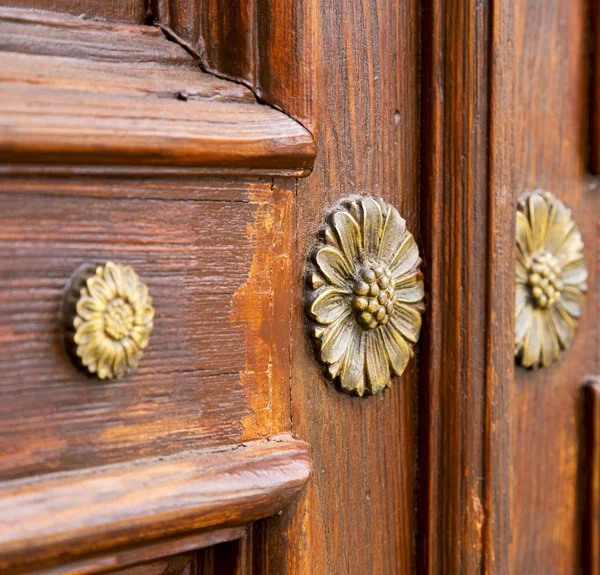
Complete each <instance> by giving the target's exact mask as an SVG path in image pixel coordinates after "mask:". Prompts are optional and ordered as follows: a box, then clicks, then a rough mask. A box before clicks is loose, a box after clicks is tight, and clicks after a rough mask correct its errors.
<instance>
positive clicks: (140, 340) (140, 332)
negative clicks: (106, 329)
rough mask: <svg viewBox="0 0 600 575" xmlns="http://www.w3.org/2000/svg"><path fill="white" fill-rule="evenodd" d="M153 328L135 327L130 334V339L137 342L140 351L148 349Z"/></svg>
mask: <svg viewBox="0 0 600 575" xmlns="http://www.w3.org/2000/svg"><path fill="white" fill-rule="evenodd" d="M152 327H153V326H152V324H150V325H149V326H144V327H140V326H134V328H133V329H132V330H131V332H130V333H129V337H130V338H131V339H132V340H133V341H134V342H135V344H136V345H137V346H138V348H139V349H146V347H148V342H149V340H150V338H149V337H148V333H149V332H150V330H151V329H152Z"/></svg>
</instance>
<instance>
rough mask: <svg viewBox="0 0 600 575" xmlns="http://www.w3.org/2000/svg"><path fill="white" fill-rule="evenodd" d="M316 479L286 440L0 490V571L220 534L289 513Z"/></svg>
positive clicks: (303, 454)
mask: <svg viewBox="0 0 600 575" xmlns="http://www.w3.org/2000/svg"><path fill="white" fill-rule="evenodd" d="M309 474H310V461H309V453H308V446H307V445H306V444H305V443H302V442H299V441H294V440H292V439H291V438H289V437H284V436H282V437H279V438H275V439H273V440H271V441H261V442H249V443H247V444H243V445H231V446H222V447H220V448H217V449H214V450H206V451H190V452H186V453H182V454H179V455H177V456H174V457H158V458H154V459H145V460H138V461H132V462H129V463H126V464H120V465H112V466H106V467H103V468H94V469H89V470H85V471H77V472H68V473H62V474H53V475H46V476H45V477H43V478H41V479H39V480H36V479H24V480H17V481H11V482H4V483H2V484H0V568H1V569H2V572H3V573H6V574H7V575H8V574H9V573H16V572H20V571H21V570H23V569H25V568H28V567H31V566H32V565H34V564H40V563H43V564H53V563H59V562H65V561H69V560H72V559H74V558H75V557H77V556H81V555H85V554H86V553H87V554H89V553H92V552H94V553H98V552H100V551H105V550H109V549H111V548H114V547H118V546H123V545H125V544H127V545H134V544H136V543H141V542H148V541H152V540H153V539H157V538H160V537H168V536H172V535H176V534H183V533H186V532H191V531H194V530H198V529H206V528H208V527H212V528H215V527H217V526H234V525H244V524H247V523H249V522H251V521H255V520H257V519H260V518H262V517H267V516H269V515H272V514H273V513H276V512H277V511H279V510H280V509H282V508H283V507H285V506H286V505H287V504H289V502H290V501H291V499H292V498H293V497H294V496H295V495H296V494H297V493H298V491H299V490H300V489H301V488H302V487H303V486H304V484H305V483H306V481H307V480H308V478H309Z"/></svg>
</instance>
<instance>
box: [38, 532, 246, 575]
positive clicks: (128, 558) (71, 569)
mask: <svg viewBox="0 0 600 575" xmlns="http://www.w3.org/2000/svg"><path fill="white" fill-rule="evenodd" d="M246 530H247V528H246V527H224V528H223V529H216V530H215V529H208V530H205V531H200V532H194V533H192V534H187V535H183V536H180V537H173V538H166V539H161V540H159V541H157V542H151V543H147V544H142V545H137V546H133V547H127V548H125V549H120V550H116V551H112V552H105V553H102V554H100V555H92V556H90V557H86V558H85V559H79V560H75V561H70V562H65V563H61V564H60V565H55V566H52V567H48V568H42V569H35V570H34V571H30V570H28V571H27V574H28V575H94V574H97V573H106V572H110V571H111V570H112V569H119V568H122V569H126V568H128V567H130V566H134V567H137V566H138V565H140V564H147V563H151V562H153V561H155V560H157V559H158V560H163V559H164V558H167V559H168V558H170V557H172V556H175V555H176V554H184V553H189V552H192V551H195V552H197V553H198V552H199V553H202V551H201V550H202V549H204V548H206V547H211V548H214V547H216V546H219V545H221V544H222V543H225V542H230V541H232V542H234V543H233V544H234V545H236V543H235V540H236V539H240V538H242V537H243V536H244V535H245V533H246Z"/></svg>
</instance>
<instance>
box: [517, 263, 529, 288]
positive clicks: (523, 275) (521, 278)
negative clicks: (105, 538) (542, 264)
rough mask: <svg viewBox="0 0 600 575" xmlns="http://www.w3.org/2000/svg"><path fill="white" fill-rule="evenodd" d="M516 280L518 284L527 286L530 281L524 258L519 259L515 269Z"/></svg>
mask: <svg viewBox="0 0 600 575" xmlns="http://www.w3.org/2000/svg"><path fill="white" fill-rule="evenodd" d="M515 279H516V281H517V284H525V283H527V280H528V279H529V276H528V274H527V269H525V266H524V265H523V260H522V258H517V265H516V267H515Z"/></svg>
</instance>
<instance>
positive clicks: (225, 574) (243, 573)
mask: <svg viewBox="0 0 600 575" xmlns="http://www.w3.org/2000/svg"><path fill="white" fill-rule="evenodd" d="M252 545H253V541H252V529H251V528H249V529H248V531H247V533H246V534H244V536H243V537H241V538H240V539H238V540H237V541H230V542H227V543H222V544H220V545H215V546H214V547H210V548H208V549H203V550H202V551H201V552H200V553H198V557H197V563H198V575H252V573H253V572H254V571H253V556H252ZM258 573H260V571H259V572H258Z"/></svg>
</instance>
